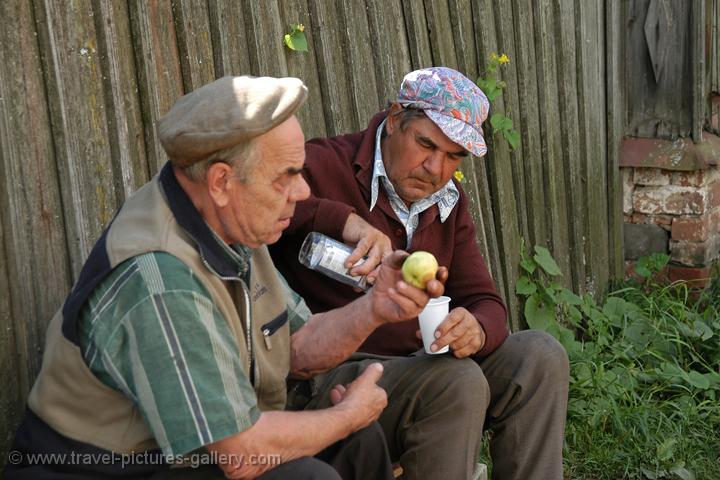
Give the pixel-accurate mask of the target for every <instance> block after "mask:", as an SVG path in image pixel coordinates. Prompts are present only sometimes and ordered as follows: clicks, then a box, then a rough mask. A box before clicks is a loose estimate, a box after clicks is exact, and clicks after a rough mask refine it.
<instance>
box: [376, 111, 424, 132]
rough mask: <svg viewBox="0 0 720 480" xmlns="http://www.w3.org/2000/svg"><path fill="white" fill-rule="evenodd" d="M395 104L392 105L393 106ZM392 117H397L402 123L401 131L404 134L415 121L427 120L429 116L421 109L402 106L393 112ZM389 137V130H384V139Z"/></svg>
mask: <svg viewBox="0 0 720 480" xmlns="http://www.w3.org/2000/svg"><path fill="white" fill-rule="evenodd" d="M392 105H393V104H391V106H392ZM390 115H392V116H393V117H395V118H396V119H397V120H398V121H399V122H400V124H399V125H400V130H402V131H403V132H404V131H405V130H406V129H407V127H408V125H409V124H410V122H413V121H415V120H419V119H421V118H427V115H425V111H424V110H420V109H419V108H413V107H405V106H402V105H401V106H400V108H399V109H398V110H395V111H394V112H391V113H390ZM386 135H387V130H385V129H383V133H382V138H385V136H386Z"/></svg>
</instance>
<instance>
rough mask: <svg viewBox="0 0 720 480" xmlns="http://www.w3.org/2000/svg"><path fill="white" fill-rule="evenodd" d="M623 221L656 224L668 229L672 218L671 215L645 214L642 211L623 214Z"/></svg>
mask: <svg viewBox="0 0 720 480" xmlns="http://www.w3.org/2000/svg"><path fill="white" fill-rule="evenodd" d="M623 218H624V221H625V223H636V224H638V225H658V226H660V227H662V228H663V229H665V230H667V231H670V226H671V225H672V221H673V218H674V217H672V216H671V215H645V214H644V213H633V214H632V215H624V216H623Z"/></svg>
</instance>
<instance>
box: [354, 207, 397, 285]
mask: <svg viewBox="0 0 720 480" xmlns="http://www.w3.org/2000/svg"><path fill="white" fill-rule="evenodd" d="M342 239H343V241H345V242H348V243H351V244H354V245H355V250H353V252H352V253H351V254H350V256H349V257H348V259H347V261H346V262H345V267H346V268H351V267H352V266H353V265H355V263H357V262H358V261H359V260H361V259H362V258H363V257H365V256H367V259H365V261H364V262H362V263H361V264H360V265H358V266H357V267H354V268H352V270H351V271H350V273H351V274H352V275H367V280H368V283H370V284H372V283H374V281H375V278H376V277H377V275H378V268H377V267H378V266H379V265H380V262H382V261H383V259H385V257H387V256H388V255H390V254H391V253H392V245H391V244H390V238H389V237H388V236H387V235H385V234H384V233H382V232H381V231H380V230H378V229H377V228H375V227H373V226H372V225H370V224H369V223H368V222H366V221H365V220H363V219H362V217H360V216H359V215H357V214H355V213H351V214H350V215H349V216H348V218H347V221H346V222H345V227H344V228H343V232H342Z"/></svg>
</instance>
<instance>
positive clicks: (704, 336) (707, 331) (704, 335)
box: [693, 320, 713, 340]
mask: <svg viewBox="0 0 720 480" xmlns="http://www.w3.org/2000/svg"><path fill="white" fill-rule="evenodd" d="M693 327H695V331H696V332H697V333H698V334H699V335H700V339H701V340H708V339H709V338H711V337H712V336H713V331H712V328H710V326H709V325H708V324H707V323H705V322H703V321H702V320H695V322H693Z"/></svg>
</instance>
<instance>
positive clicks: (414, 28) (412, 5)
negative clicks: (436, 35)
mask: <svg viewBox="0 0 720 480" xmlns="http://www.w3.org/2000/svg"><path fill="white" fill-rule="evenodd" d="M402 4H403V13H404V14H405V30H406V32H407V37H408V46H409V49H410V63H411V64H412V67H411V71H412V70H418V69H420V68H425V67H432V66H433V60H432V51H431V49H430V38H429V35H428V26H427V18H426V16H425V6H424V5H423V3H422V2H419V1H417V0H402Z"/></svg>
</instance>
